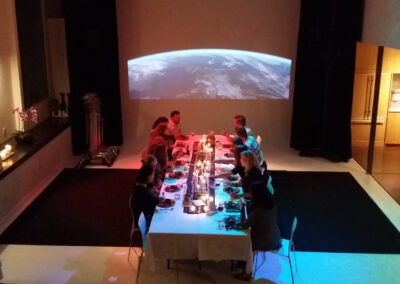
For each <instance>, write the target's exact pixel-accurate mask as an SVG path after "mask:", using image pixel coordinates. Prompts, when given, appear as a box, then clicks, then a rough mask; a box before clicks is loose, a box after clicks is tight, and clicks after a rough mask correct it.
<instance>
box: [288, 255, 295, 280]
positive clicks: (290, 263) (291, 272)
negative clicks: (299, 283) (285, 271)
mask: <svg viewBox="0 0 400 284" xmlns="http://www.w3.org/2000/svg"><path fill="white" fill-rule="evenodd" d="M289 265H290V275H291V276H292V283H293V284H294V277H293V270H292V262H291V261H290V257H289Z"/></svg>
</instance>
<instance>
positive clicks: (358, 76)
mask: <svg viewBox="0 0 400 284" xmlns="http://www.w3.org/2000/svg"><path fill="white" fill-rule="evenodd" d="M378 49H379V47H378V46H377V45H372V44H366V43H357V53H356V68H355V75H354V88H353V104H352V116H351V133H352V141H351V142H352V153H353V158H354V159H355V160H356V161H357V162H358V163H359V164H360V165H361V166H362V167H363V168H364V169H366V170H367V169H368V163H371V164H372V168H371V169H372V170H371V174H372V176H373V177H374V178H375V179H376V180H377V181H378V182H379V183H380V184H381V185H382V186H383V187H384V188H385V189H386V191H387V192H388V193H389V194H390V195H391V196H392V197H393V198H394V199H395V200H396V202H397V203H399V204H400V50H399V49H393V48H388V47H383V57H382V68H381V74H380V76H377V61H378ZM378 72H379V70H378ZM379 77H380V80H379ZM377 78H378V80H379V83H380V86H379V100H378V107H377V115H376V127H375V139H374V141H372V142H373V144H374V147H373V155H372V156H370V157H369V155H368V152H369V145H370V143H371V141H370V133H371V130H372V129H371V125H372V121H373V117H372V109H373V101H374V89H375V84H376V83H377V82H376V79H377Z"/></svg>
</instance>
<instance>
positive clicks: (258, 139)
mask: <svg viewBox="0 0 400 284" xmlns="http://www.w3.org/2000/svg"><path fill="white" fill-rule="evenodd" d="M256 140H257V143H258V145H261V141H262V138H261V136H260V135H257V138H256Z"/></svg>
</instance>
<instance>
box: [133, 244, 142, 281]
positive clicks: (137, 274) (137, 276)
mask: <svg viewBox="0 0 400 284" xmlns="http://www.w3.org/2000/svg"><path fill="white" fill-rule="evenodd" d="M142 257H143V251H142V253H141V254H140V256H139V264H138V269H137V273H136V282H135V283H136V284H137V283H139V282H138V280H139V271H140V265H141V263H142Z"/></svg>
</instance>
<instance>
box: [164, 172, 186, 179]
mask: <svg viewBox="0 0 400 284" xmlns="http://www.w3.org/2000/svg"><path fill="white" fill-rule="evenodd" d="M167 177H169V178H181V177H183V173H182V172H173V173H168V174H167Z"/></svg>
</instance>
